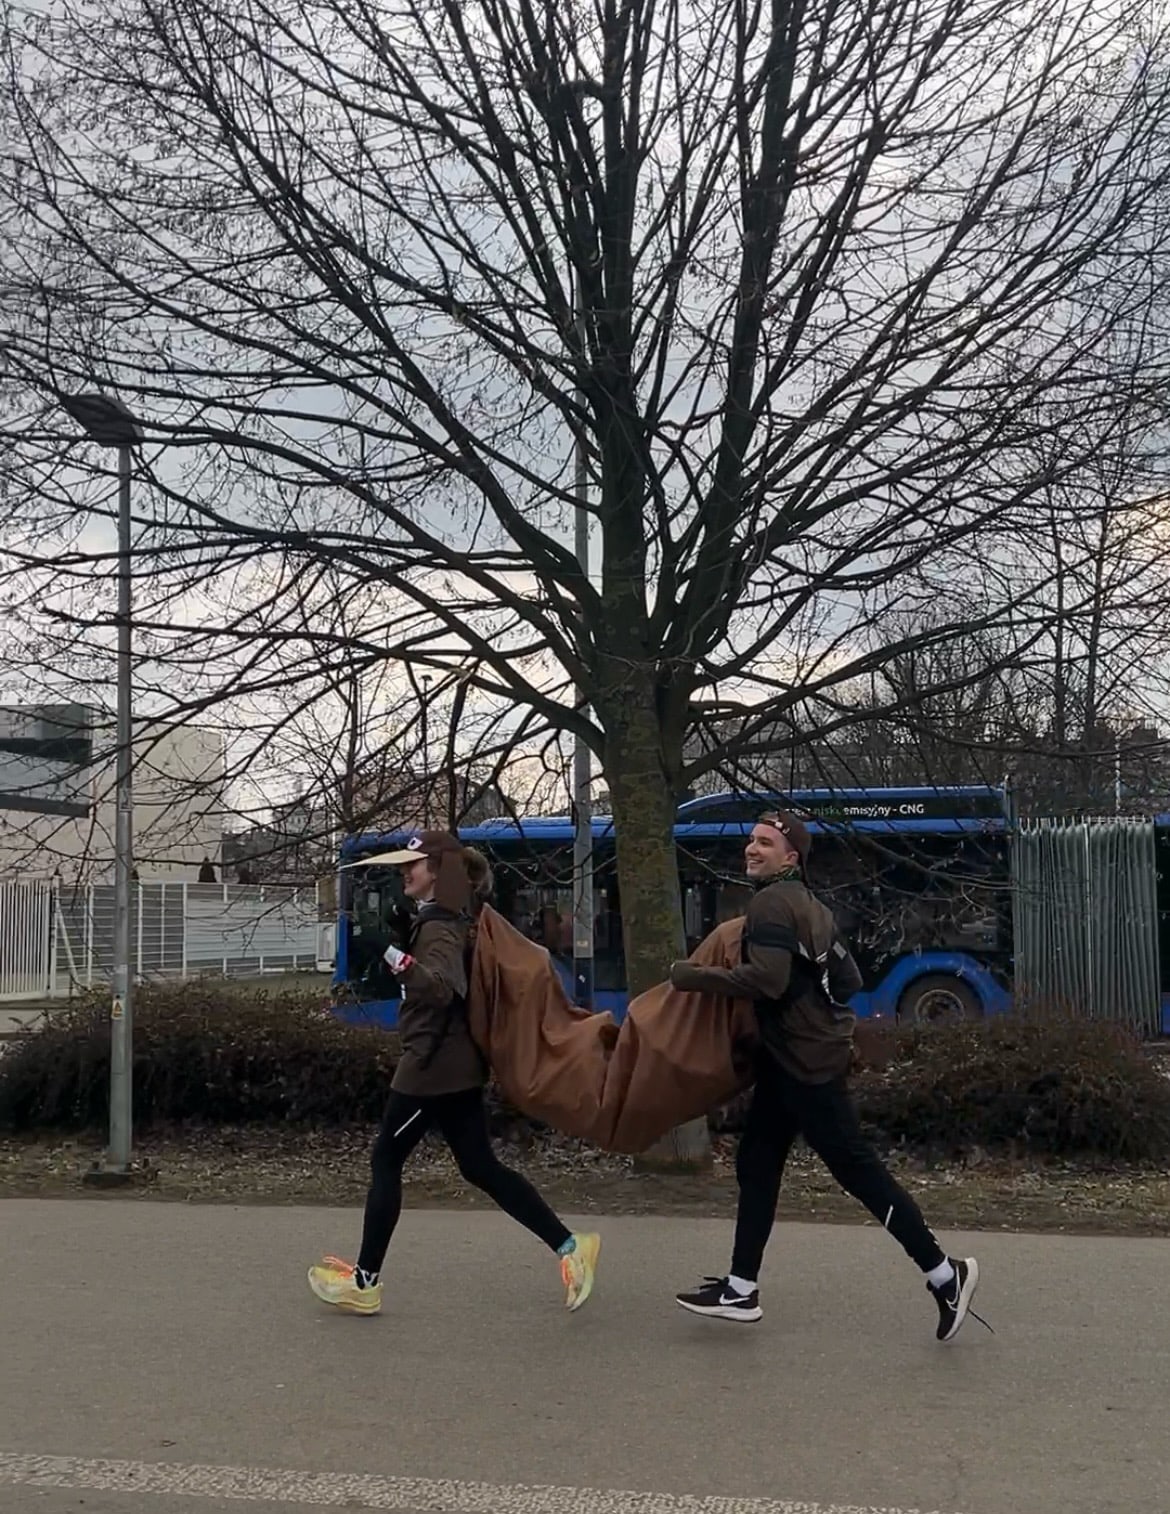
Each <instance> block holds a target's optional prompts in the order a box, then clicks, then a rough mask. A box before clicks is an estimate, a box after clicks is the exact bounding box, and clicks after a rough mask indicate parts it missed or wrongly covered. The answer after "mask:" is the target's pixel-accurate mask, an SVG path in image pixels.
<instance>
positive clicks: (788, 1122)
mask: <svg viewBox="0 0 1170 1514" xmlns="http://www.w3.org/2000/svg"><path fill="white" fill-rule="evenodd" d="M798 1135H803V1136H804V1138H805V1140H806V1141H807V1142H808V1144H809V1146H810V1147H811V1148H812V1149H813V1151H815V1152H816V1154H817V1155H818V1156H819V1157H820V1159H821V1161H822V1162H824V1164H825V1166H826V1167H827V1168H828V1169H829V1171H830V1172H831V1173H832V1175H833V1176H834V1177H835V1178H836V1180H837V1182H838V1183H840V1185H841V1187H842V1188H844V1189H845V1191H846V1193H851V1194H852V1195H853V1197H854V1198H855V1199H859V1200H860V1201H861V1203H863V1204H864V1205H865V1207H866V1208H867V1209H868V1210H869V1212H870V1214H872V1215H873V1216H874V1218H875V1219H878V1220H880V1221H881V1222H882V1224H883V1225H884V1226H885V1228H886V1229H887V1230H888V1231H889V1232H890V1234H891V1235H892V1236H893V1237H894V1239H895V1240H896V1241H898V1242H899V1244H900V1245H901V1246H902V1247H903V1249H904V1250H905V1251H906V1253H907V1255H908V1256H909V1257H910V1259H911V1260H912V1261H914V1262H916V1263H917V1264H918V1266H919V1267H921V1269H922V1270H923V1272H929V1271H931V1270H932V1269H933V1268H934V1267H937V1266H938V1265H939V1263H940V1262H944V1261H946V1253H945V1252H944V1251H943V1249H942V1247H941V1246H940V1245H939V1243H938V1241H937V1240H936V1239H935V1237H934V1235H933V1234H932V1232H931V1231H930V1230H929V1229H928V1227H927V1224H926V1221H925V1220H924V1219H923V1218H922V1211H921V1210H920V1209H919V1207H918V1205H917V1204H916V1203H915V1202H914V1200H913V1199H912V1198H911V1197H910V1195H909V1194H908V1193H907V1192H906V1190H905V1189H904V1188H903V1187H902V1185H901V1184H900V1183H899V1182H898V1181H897V1180H896V1179H895V1178H894V1176H893V1175H892V1173H890V1171H889V1170H888V1169H887V1167H886V1165H885V1163H884V1162H883V1161H882V1159H881V1158H880V1157H879V1156H878V1154H877V1152H876V1151H875V1150H874V1148H873V1146H872V1145H871V1143H870V1142H869V1141H868V1140H866V1138H865V1135H864V1134H863V1133H862V1129H861V1125H860V1123H859V1122H858V1119H857V1111H856V1110H855V1109H854V1107H853V1100H852V1099H851V1098H850V1097H849V1092H848V1089H847V1088H846V1084H845V1079H844V1078H839V1079H837V1080H836V1081H835V1082H832V1083H818V1084H810V1083H801V1082H799V1081H798V1080H797V1079H796V1078H794V1077H791V1076H790V1075H789V1074H788V1073H786V1072H785V1071H784V1070H783V1069H782V1068H781V1067H780V1066H778V1065H777V1063H776V1062H775V1061H773V1059H772V1058H771V1057H770V1056H768V1055H767V1053H764V1054H763V1055H761V1057H760V1062H759V1067H758V1070H757V1076H756V1091H755V1094H754V1095H753V1097H752V1102H751V1107H750V1109H749V1110H748V1117H747V1123H746V1125H745V1126H744V1132H743V1139H742V1140H741V1141H740V1143H739V1155H738V1157H737V1159H736V1176H737V1177H738V1179H739V1214H738V1217H737V1219H736V1225H735V1249H734V1252H733V1254H732V1260H731V1271H732V1273H733V1275H734V1276H735V1277H742V1278H743V1279H744V1280H745V1281H749V1282H755V1281H756V1279H757V1278H758V1277H759V1275H760V1264H761V1262H762V1261H763V1259H764V1247H765V1246H766V1245H767V1244H768V1237H769V1236H770V1235H771V1233H772V1225H773V1224H774V1222H775V1219H776V1204H777V1202H778V1200H779V1198H780V1180H781V1178H782V1177H783V1175H784V1163H785V1161H786V1160H787V1157H788V1152H789V1150H790V1148H791V1146H792V1143H793V1141H794V1140H795V1139H796V1137H797V1136H798Z"/></svg>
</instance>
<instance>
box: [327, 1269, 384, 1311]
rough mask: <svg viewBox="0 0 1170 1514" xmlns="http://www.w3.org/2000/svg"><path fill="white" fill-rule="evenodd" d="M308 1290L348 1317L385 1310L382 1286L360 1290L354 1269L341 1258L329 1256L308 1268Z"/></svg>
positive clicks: (376, 1285)
mask: <svg viewBox="0 0 1170 1514" xmlns="http://www.w3.org/2000/svg"><path fill="white" fill-rule="evenodd" d="M309 1287H310V1288H311V1289H312V1290H313V1292H314V1293H315V1294H316V1295H317V1297H318V1298H319V1299H320V1300H321V1302H322V1303H323V1304H332V1305H333V1307H334V1308H335V1309H344V1310H345V1312H346V1313H347V1314H377V1313H378V1311H379V1310H380V1309H381V1307H382V1284H381V1283H375V1284H374V1286H373V1287H372V1288H359V1287H358V1285H357V1283H356V1282H355V1281H354V1275H353V1265H352V1263H350V1262H343V1261H342V1260H341V1258H340V1257H338V1256H327V1257H326V1258H325V1260H324V1261H323V1262H321V1263H319V1264H318V1265H317V1266H316V1267H310V1268H309Z"/></svg>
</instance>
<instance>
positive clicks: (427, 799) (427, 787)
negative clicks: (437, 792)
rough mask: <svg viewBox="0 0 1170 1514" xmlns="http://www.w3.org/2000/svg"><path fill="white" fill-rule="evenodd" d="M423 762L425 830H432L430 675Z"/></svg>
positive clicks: (424, 712) (423, 713)
mask: <svg viewBox="0 0 1170 1514" xmlns="http://www.w3.org/2000/svg"><path fill="white" fill-rule="evenodd" d="M422 686H423V697H422V711H421V720H422V732H421V734H422V762H423V829H424V830H428V831H429V830H430V828H431V734H430V698H431V680H430V675H429V674H427V673H424V674H423V677H422Z"/></svg>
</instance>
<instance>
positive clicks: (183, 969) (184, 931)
mask: <svg viewBox="0 0 1170 1514" xmlns="http://www.w3.org/2000/svg"><path fill="white" fill-rule="evenodd" d="M179 886H180V888H181V889H182V890H183V904H182V910H183V917H182V921H181V929H180V931H179V935H180V938H181V939H182V942H183V945H182V965H181V967H180V968H179V975H180V976H181V978H182V979H183V982H184V983H185V982H186V981H187V885H186V884H185V883H182V884H180V885H179Z"/></svg>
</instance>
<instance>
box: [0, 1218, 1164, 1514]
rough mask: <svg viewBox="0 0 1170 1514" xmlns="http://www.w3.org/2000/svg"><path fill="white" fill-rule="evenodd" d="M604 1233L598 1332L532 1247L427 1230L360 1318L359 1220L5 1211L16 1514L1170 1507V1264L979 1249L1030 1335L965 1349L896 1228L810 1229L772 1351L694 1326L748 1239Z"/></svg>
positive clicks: (5, 1408) (653, 1513)
mask: <svg viewBox="0 0 1170 1514" xmlns="http://www.w3.org/2000/svg"><path fill="white" fill-rule="evenodd" d="M601 1228H602V1229H603V1233H604V1236H605V1252H604V1255H603V1261H602V1272H601V1274H600V1280H599V1284H598V1289H597V1292H596V1294H595V1296H594V1298H593V1299H592V1300H591V1301H590V1303H589V1304H588V1306H587V1307H586V1308H585V1309H584V1310H582V1311H581V1312H580V1313H579V1314H577V1315H572V1316H571V1315H568V1314H566V1313H565V1312H564V1310H563V1309H562V1308H561V1303H560V1292H559V1281H558V1278H557V1270H556V1266H555V1263H553V1262H552V1261H551V1259H549V1258H548V1257H547V1255H546V1254H545V1253H544V1252H543V1251H542V1250H541V1248H540V1247H539V1246H538V1245H537V1244H536V1243H535V1242H533V1241H532V1240H531V1239H530V1238H529V1237H528V1236H526V1235H525V1234H524V1233H523V1232H522V1231H520V1230H518V1229H516V1228H515V1227H514V1226H513V1225H512V1224H511V1223H510V1222H509V1221H507V1220H505V1219H503V1218H502V1217H497V1216H495V1215H484V1214H472V1213H450V1214H444V1213H436V1212H433V1211H424V1212H414V1213H408V1214H407V1215H406V1216H405V1218H404V1221H403V1227H402V1230H401V1231H400V1234H399V1238H398V1240H397V1241H396V1243H395V1249H394V1251H393V1252H392V1254H391V1260H392V1278H393V1287H392V1289H388V1304H387V1308H386V1310H385V1312H384V1313H383V1315H382V1316H381V1317H379V1318H376V1319H355V1318H351V1317H345V1316H338V1315H335V1314H332V1313H330V1312H328V1311H327V1310H325V1309H324V1308H323V1307H322V1306H321V1305H319V1304H318V1303H317V1302H316V1301H315V1300H314V1299H313V1298H312V1297H311V1295H310V1294H309V1292H308V1289H307V1288H306V1286H305V1283H304V1271H305V1267H306V1265H307V1264H308V1263H309V1262H310V1261H312V1260H314V1259H315V1258H316V1257H317V1256H318V1255H320V1254H321V1253H322V1252H325V1251H340V1252H341V1253H342V1254H352V1252H353V1249H354V1241H355V1234H356V1229H357V1215H356V1214H355V1213H353V1212H352V1211H330V1210H320V1209H264V1208H227V1207H223V1208H212V1207H184V1206H179V1205H169V1204H158V1203H143V1202H134V1201H125V1200H113V1199H110V1200H92V1201H34V1200H8V1201H4V1202H0V1263H2V1265H3V1276H4V1279H5V1287H4V1289H3V1293H2V1295H0V1511H4V1514H8V1511H12V1514H17V1511H20V1514H26V1511H28V1514H237V1511H240V1510H241V1507H242V1506H243V1505H250V1506H252V1507H254V1508H256V1509H257V1511H258V1514H265V1511H270V1510H281V1509H313V1508H325V1507H328V1508H344V1509H349V1510H360V1509H396V1510H401V1511H407V1514H409V1511H416V1510H418V1511H421V1510H424V1509H426V1510H444V1511H451V1514H839V1511H840V1510H842V1509H849V1510H866V1511H869V1510H884V1511H902V1514H905V1511H910V1510H922V1511H925V1510H931V1511H939V1514H1017V1511H1023V1514H1121V1511H1124V1514H1144V1511H1149V1514H1154V1511H1161V1510H1163V1509H1164V1508H1165V1507H1166V1502H1167V1494H1166V1488H1167V1483H1168V1477H1167V1474H1168V1471H1170V1450H1168V1449H1167V1444H1168V1442H1167V1434H1166V1426H1167V1418H1168V1410H1170V1315H1168V1313H1167V1311H1166V1309H1165V1307H1164V1298H1165V1293H1166V1284H1167V1281H1168V1280H1170V1242H1167V1241H1162V1240H1101V1239H1094V1240H1087V1239H1074V1238H1064V1237H1052V1236H1046V1237H1027V1236H1015V1235H1004V1234H994V1235H981V1236H978V1237H966V1238H952V1237H947V1238H945V1239H947V1240H948V1241H951V1242H952V1243H953V1242H954V1241H955V1240H956V1239H958V1240H959V1241H960V1242H961V1244H960V1246H959V1247H958V1249H961V1250H963V1251H974V1252H975V1253H976V1254H977V1255H978V1256H979V1258H980V1261H981V1263H982V1266H983V1270H984V1285H983V1288H982V1291H981V1294H980V1300H979V1302H980V1306H981V1309H982V1311H983V1312H984V1313H986V1314H987V1315H988V1316H989V1318H990V1319H991V1321H992V1323H993V1324H994V1326H995V1328H996V1332H997V1333H996V1334H995V1335H994V1336H992V1335H989V1334H987V1333H986V1332H985V1331H984V1330H983V1329H982V1328H981V1327H980V1326H979V1325H978V1324H977V1323H975V1322H974V1321H972V1322H969V1323H968V1325H967V1327H966V1329H965V1330H964V1331H963V1333H962V1335H961V1336H960V1337H959V1339H958V1340H957V1341H956V1342H955V1343H954V1344H953V1345H952V1346H950V1347H939V1346H938V1345H937V1344H936V1343H935V1341H934V1339H933V1324H934V1309H933V1306H932V1305H931V1303H930V1301H929V1299H928V1298H927V1296H926V1294H925V1291H924V1289H923V1287H922V1284H921V1282H920V1280H919V1278H918V1276H917V1274H916V1273H915V1271H914V1270H913V1269H912V1267H911V1266H910V1265H909V1263H907V1262H906V1261H905V1259H904V1258H903V1257H902V1255H901V1253H900V1251H899V1250H898V1248H897V1247H896V1246H895V1245H894V1243H893V1242H892V1241H891V1240H890V1239H889V1237H888V1236H886V1235H884V1234H883V1233H882V1232H881V1231H879V1230H876V1229H852V1228H843V1227H833V1226H815V1225H785V1226H782V1227H780V1228H779V1229H778V1230H777V1232H776V1234H775V1236H774V1238H773V1243H772V1248H771V1251H770V1252H769V1271H768V1274H767V1276H766V1278H765V1291H764V1299H763V1302H764V1305H765V1310H766V1314H765V1318H764V1321H763V1322H762V1323H761V1324H759V1325H755V1326H733V1325H720V1324H718V1323H715V1322H710V1321H702V1320H694V1319H691V1318H689V1317H688V1316H686V1315H684V1314H683V1313H682V1312H681V1311H680V1310H678V1309H677V1308H676V1307H675V1306H674V1304H673V1302H672V1298H671V1295H672V1293H673V1291H674V1289H675V1288H676V1287H678V1286H680V1285H687V1284H690V1283H692V1282H694V1281H696V1280H697V1279H698V1277H699V1276H700V1275H701V1274H703V1273H705V1272H711V1271H714V1270H716V1269H721V1268H722V1267H723V1266H724V1265H725V1258H726V1254H727V1247H728V1241H729V1229H730V1227H729V1225H727V1224H719V1223H713V1222H710V1221H703V1220H655V1219H622V1220H611V1221H608V1222H604V1223H603V1225H602V1227H601ZM614 1490H618V1491H616V1492H615V1491H614ZM620 1490H632V1491H628V1492H622V1491H620Z"/></svg>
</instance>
